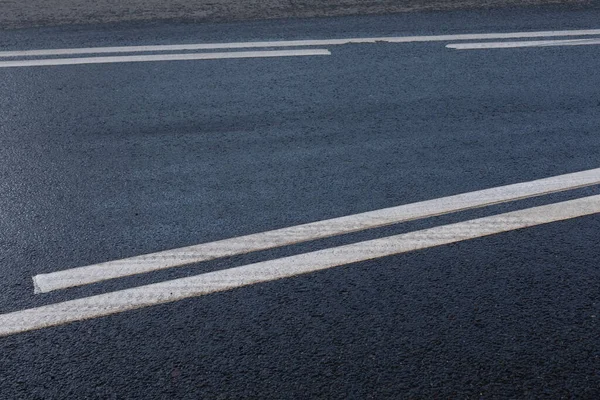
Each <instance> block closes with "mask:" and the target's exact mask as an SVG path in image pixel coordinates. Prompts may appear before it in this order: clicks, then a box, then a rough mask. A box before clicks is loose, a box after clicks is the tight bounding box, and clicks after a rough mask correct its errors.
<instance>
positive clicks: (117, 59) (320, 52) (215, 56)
mask: <svg viewBox="0 0 600 400" xmlns="http://www.w3.org/2000/svg"><path fill="white" fill-rule="evenodd" d="M329 55H331V52H329V50H325V49H310V50H273V51H233V52H226V53H192V54H152V55H137V56H113V57H75V58H48V59H44V60H17V61H0V68H12V67H40V66H51V65H81V64H113V63H131V62H150V61H185V60H221V59H231V58H271V57H298V56H329Z"/></svg>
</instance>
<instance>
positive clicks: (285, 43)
mask: <svg viewBox="0 0 600 400" xmlns="http://www.w3.org/2000/svg"><path fill="white" fill-rule="evenodd" d="M589 35H600V29H585V30H565V31H540V32H509V33H469V34H459V35H430V36H392V37H371V38H347V39H321V40H281V41H262V42H233V43H193V44H175V45H151V46H118V47H87V48H74V49H43V50H17V51H3V52H0V57H31V56H60V55H67V54H69V55H73V54H102V53H138V52H153V51H188V50H189V51H193V50H219V49H227V50H231V49H245V48H259V47H265V48H267V47H302V46H338V45H345V44H362V43H377V42H385V43H413V42H440V41H451V40H486V39H518V38H536V37H560V36H589Z"/></svg>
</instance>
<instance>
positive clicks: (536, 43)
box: [446, 38, 600, 50]
mask: <svg viewBox="0 0 600 400" xmlns="http://www.w3.org/2000/svg"><path fill="white" fill-rule="evenodd" d="M598 44H600V38H598V39H570V40H531V41H522V42H488V43H452V44H449V45H447V46H446V47H447V48H449V49H457V50H481V49H512V48H518V47H550V46H589V45H598Z"/></svg>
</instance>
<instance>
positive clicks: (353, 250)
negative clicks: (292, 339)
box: [0, 195, 600, 336]
mask: <svg viewBox="0 0 600 400" xmlns="http://www.w3.org/2000/svg"><path fill="white" fill-rule="evenodd" d="M598 213H600V195H597V196H590V197H585V198H581V199H577V200H571V201H566V202H562V203H555V204H550V205H546V206H541V207H534V208H529V209H525V210H520V211H513V212H509V213H505V214H500V215H495V216H490V217H485V218H479V219H475V220H471V221H466V222H460V223H456V224H451V225H444V226H440V227H436V228H431V229H425V230H421V231H417V232H411V233H406V234H402V235H396V236H390V237H386V238H382V239H376V240H370V241H365V242H361V243H356V244H351V245H346V246H340V247H335V248H330V249H325V250H320V251H315V252H311V253H305V254H300V255H296V256H291V257H286V258H280V259H277V260H270V261H265V262H260V263H256V264H250V265H245V266H241V267H236V268H230V269H225V270H221V271H215V272H209V273H206V274H202V275H197V276H192V277H187V278H181V279H175V280H171V281H166V282H161V283H155V284H151V285H146V286H140V287H136V288H132V289H126V290H120V291H116V292H112V293H105V294H101V295H97V296H92V297H86V298H82V299H77V300H71V301H66V302H63V303H56V304H50V305H46V306H42V307H38V308H32V309H28V310H23V311H17V312H13V313H9V314H4V315H0V336H7V335H12V334H16V333H22V332H26V331H31V330H35V329H41V328H46V327H51V326H56V325H62V324H66V323H70V322H75V321H80V320H85V319H91V318H98V317H102V316H106V315H111V314H116V313H121V312H124V311H127V310H133V309H138V308H143V307H149V306H152V305H156V304H162V303H169V302H174V301H178V300H183V299H187V298H191V297H197V296H202V295H206V294H209V293H214V292H220V291H225V290H230V289H234V288H238V287H242V286H248V285H253V284H257V283H261V282H268V281H274V280H278V279H283V278H289V277H293V276H297V275H301V274H306V273H310V272H315V271H320V270H324V269H328V268H333V267H337V266H341V265H346V264H350V263H356V262H360V261H366V260H371V259H376V258H381V257H386V256H390V255H394V254H400V253H405V252H409V251H414V250H419V249H425V248H429V247H434V246H441V245H444V244H449V243H455V242H460V241H464V240H468V239H474V238H479V237H483V236H489V235H493V234H497V233H501V232H508V231H512V230H516V229H522V228H527V227H532V226H537V225H541V224H547V223H550V222H556V221H562V220H568V219H572V218H577V217H582V216H585V215H592V214H598Z"/></svg>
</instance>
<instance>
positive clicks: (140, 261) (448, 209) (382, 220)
mask: <svg viewBox="0 0 600 400" xmlns="http://www.w3.org/2000/svg"><path fill="white" fill-rule="evenodd" d="M597 184H600V168H597V169H592V170H588V171H582V172H576V173H572V174H566V175H560V176H555V177H551V178H545V179H540V180H535V181H531V182H524V183H517V184H513V185H508V186H501V187H497V188H492V189H485V190H480V191H476V192H470V193H464V194H459V195H455V196H449V197H443V198H440V199H434V200H428V201H424V202H419V203H413V204H407V205H402V206H397V207H392V208H385V209H382V210H376V211H370V212H365V213H361V214H355V215H350V216H346V217H341V218H334V219H329V220H324V221H319V222H313V223H309V224H304V225H298V226H292V227H288V228H282V229H277V230H273V231H268V232H261V233H255V234H251V235H246V236H240V237H236V238H230V239H224V240H219V241H216V242H210V243H203V244H199V245H194V246H188V247H182V248H179V249H174V250H166V251H161V252H157V253H152V254H146V255H141V256H136V257H131V258H126V259H122V260H116V261H109V262H105V263H100V264H94V265H89V266H84V267H78V268H73V269H68V270H63V271H58V272H52V273H48V274H40V275H36V276H34V277H33V283H34V288H35V292H36V293H46V292H51V291H54V290H59V289H66V288H69V287H74V286H81V285H86V284H90V283H95V282H101V281H105V280H108V279H114V278H120V277H125V276H131V275H136V274H141V273H146V272H151V271H158V270H162V269H167V268H173V267H178V266H182V265H189V264H194V263H198V262H202V261H209V260H214V259H217V258H221V257H228V256H234V255H239V254H245V253H250V252H255V251H260V250H266V249H272V248H276V247H281V246H287V245H290V244H294V243H301V242H306V241H311V240H316V239H322V238H326V237H332V236H336V235H342V234H346V233H351V232H357V231H362V230H366V229H373V228H377V227H382V226H386V225H391V224H397V223H402V222H406V221H411V220H416V219H421V218H427V217H432V216H436V215H442V214H447V213H452V212H457V211H462V210H467V209H471V208H477V207H484V206H489V205H491V204H498V203H503V202H508V201H514V200H518V199H524V198H529V197H534V196H541V195H544V194H548V193H554V192H560V191H565V190H571V189H576V188H580V187H585V186H591V185H597Z"/></svg>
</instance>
